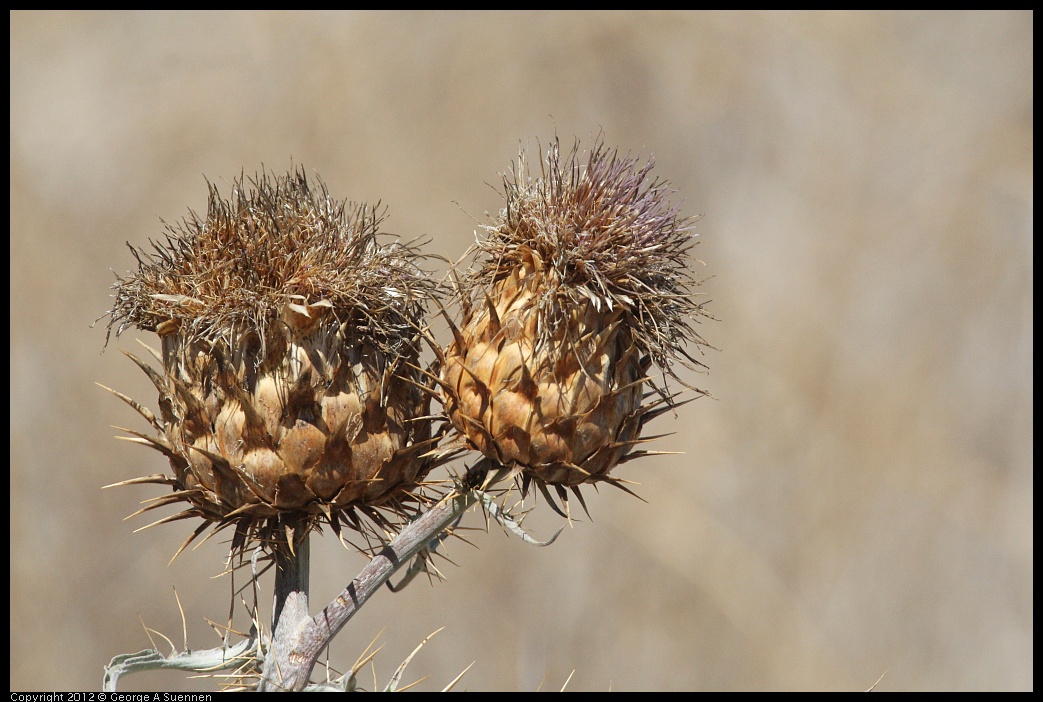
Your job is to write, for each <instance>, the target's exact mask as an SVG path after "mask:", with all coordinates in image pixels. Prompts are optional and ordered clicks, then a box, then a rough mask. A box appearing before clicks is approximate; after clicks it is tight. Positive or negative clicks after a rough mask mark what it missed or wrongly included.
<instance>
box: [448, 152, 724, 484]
mask: <svg viewBox="0 0 1043 702" xmlns="http://www.w3.org/2000/svg"><path fill="white" fill-rule="evenodd" d="M651 170H652V162H651V161H648V162H646V163H644V164H642V163H641V162H640V161H637V160H631V159H628V158H622V157H620V156H619V154H618V153H617V152H616V151H612V150H609V149H606V148H605V147H604V145H603V144H602V143H601V142H600V141H599V142H597V143H596V144H595V145H594V148H593V149H592V150H591V151H590V153H589V155H587V157H586V158H585V159H583V158H581V157H580V154H579V148H578V145H577V146H576V147H574V148H573V149H572V151H571V152H570V153H568V154H567V155H564V156H563V155H562V153H561V150H560V146H559V144H558V142H557V141H555V142H554V143H552V144H551V145H550V147H549V149H548V150H547V152H546V154H545V159H544V160H543V161H542V162H541V166H540V171H539V173H538V174H534V173H532V172H531V171H530V169H529V166H528V164H527V162H526V160H525V155H524V153H522V155H521V157H520V159H519V161H518V162H517V164H516V165H515V168H514V169H513V170H512V172H511V173H510V174H509V176H506V177H505V178H504V190H505V196H506V206H505V207H504V209H503V210H502V211H501V212H500V214H499V217H498V218H497V219H496V220H495V221H494V222H493V223H492V224H491V225H490V226H488V227H486V231H487V237H486V238H484V239H482V240H480V241H479V242H478V243H477V249H478V258H479V265H478V268H477V270H475V271H474V272H473V274H472V276H471V277H470V278H469V279H465V280H464V281H463V294H462V297H463V308H464V320H463V324H462V326H461V328H460V329H459V330H457V331H456V334H455V337H456V338H455V341H454V342H453V344H451V345H450V347H449V348H448V349H447V353H446V359H447V361H446V370H445V371H444V372H443V380H444V382H445V384H446V386H447V387H448V388H449V390H448V391H447V395H448V398H447V409H448V412H449V415H450V418H451V419H452V421H453V424H454V425H455V426H456V428H457V429H458V430H459V431H460V432H461V433H462V434H465V435H466V436H467V438H468V440H469V441H470V442H471V443H472V444H473V445H474V446H475V447H476V448H478V449H479V450H481V451H482V452H483V453H484V454H485V455H487V456H489V457H490V458H494V459H495V460H497V461H500V462H502V463H504V464H505V465H513V466H515V467H516V468H518V469H520V470H521V471H522V473H523V476H524V478H523V479H524V480H526V481H529V480H536V481H537V483H538V484H541V485H554V486H556V487H559V488H561V487H562V486H569V487H575V486H577V485H579V484H582V483H585V482H598V481H606V480H607V481H609V482H616V481H614V479H612V478H611V477H610V476H609V471H610V470H611V469H612V468H613V467H614V466H615V465H617V464H618V463H620V462H622V461H624V460H628V459H629V458H631V457H634V456H635V455H638V454H635V453H631V449H632V448H633V447H634V446H635V445H636V444H637V443H640V442H641V441H642V440H641V439H640V431H641V428H642V427H643V425H644V424H645V423H646V422H647V421H648V420H649V419H651V418H652V417H653V416H655V415H656V414H658V413H659V411H660V410H659V409H655V408H656V407H657V405H658V404H667V405H669V404H671V403H672V399H673V395H672V394H671V393H670V392H669V391H667V390H666V389H665V386H660V385H658V384H656V382H655V381H654V380H653V379H651V378H648V377H646V371H647V370H648V368H649V367H650V366H651V364H653V363H654V364H656V365H657V366H658V367H659V368H660V369H661V370H662V371H663V372H664V373H665V374H667V375H669V376H672V377H674V378H675V379H678V380H679V378H678V377H677V374H676V372H675V369H674V366H673V362H674V361H680V362H681V363H683V364H686V365H701V364H700V363H699V362H698V361H696V360H695V359H694V358H692V356H691V355H690V354H689V352H688V350H687V347H688V346H689V345H694V346H701V345H705V342H704V341H703V339H702V338H701V337H700V336H699V335H698V334H697V333H696V332H695V330H694V328H693V324H694V323H695V322H696V321H698V319H699V317H700V316H704V315H705V314H706V313H705V312H704V311H703V308H702V305H701V304H699V303H697V302H696V301H695V300H694V298H693V289H694V288H695V286H696V285H697V282H696V281H695V280H694V279H693V278H692V276H691V273H690V269H689V267H688V264H689V260H688V252H689V250H690V248H691V247H692V246H693V245H694V243H695V242H694V240H693V235H692V232H691V229H692V225H693V223H694V220H692V219H689V218H685V217H682V216H681V215H680V214H679V209H678V207H677V206H676V205H673V204H671V203H670V202H669V200H668V196H669V195H670V194H671V191H669V190H668V188H667V186H666V184H665V183H664V182H663V181H660V180H653V179H651V178H650V171H651ZM645 382H649V383H650V384H651V385H652V387H653V388H655V390H657V391H658V394H659V400H658V401H657V402H652V403H646V402H644V397H643V396H644V393H643V390H642V386H643V385H644V383H645Z"/></svg>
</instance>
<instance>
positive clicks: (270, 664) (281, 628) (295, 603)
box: [257, 534, 311, 692]
mask: <svg viewBox="0 0 1043 702" xmlns="http://www.w3.org/2000/svg"><path fill="white" fill-rule="evenodd" d="M290 538H293V537H292V536H290ZM310 543H311V542H310V540H309V536H308V534H305V535H304V536H303V537H302V538H301V540H300V542H298V543H297V544H296V546H295V548H294V549H293V550H292V551H291V550H290V549H289V547H288V546H284V545H280V547H278V548H276V550H275V606H274V610H275V612H274V615H273V617H272V631H273V632H274V635H273V637H272V643H271V647H270V649H269V651H268V655H267V656H266V657H265V660H264V668H263V670H262V674H261V682H260V684H259V685H258V688H257V689H258V691H260V692H273V691H276V690H285V689H287V688H286V687H285V684H284V683H283V682H282V681H283V680H284V679H285V672H286V671H289V670H292V669H293V667H294V663H293V661H292V660H291V654H292V648H291V643H292V642H294V641H296V640H297V634H298V632H300V630H301V629H302V628H303V627H304V626H305V625H306V624H307V622H308V621H309V620H310V614H309V612H308V571H309V568H310V566H311V546H310Z"/></svg>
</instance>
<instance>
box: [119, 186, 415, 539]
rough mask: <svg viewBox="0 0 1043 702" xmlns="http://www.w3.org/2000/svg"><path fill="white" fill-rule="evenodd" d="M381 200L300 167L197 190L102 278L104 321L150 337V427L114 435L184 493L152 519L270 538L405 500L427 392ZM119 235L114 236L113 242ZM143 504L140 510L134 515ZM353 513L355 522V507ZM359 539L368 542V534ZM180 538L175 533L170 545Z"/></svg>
mask: <svg viewBox="0 0 1043 702" xmlns="http://www.w3.org/2000/svg"><path fill="white" fill-rule="evenodd" d="M381 219H382V216H381V213H380V212H379V211H378V210H377V208H375V207H366V206H354V205H351V204H349V203H347V202H339V201H335V200H333V199H331V198H330V196H329V194H328V192H327V190H326V188H325V186H323V185H322V184H321V183H318V187H312V186H311V185H309V183H308V180H307V178H306V176H305V173H304V171H303V169H301V170H298V171H297V172H296V173H289V174H286V175H284V176H279V177H275V176H272V175H270V174H266V173H262V174H261V175H260V176H258V177H257V178H255V179H253V180H252V181H250V182H249V183H246V182H244V180H243V179H242V178H240V179H239V180H236V181H235V182H234V183H233V185H232V195H231V197H230V198H229V199H227V200H225V199H222V198H221V196H220V195H219V193H218V189H217V188H216V187H215V186H213V185H211V186H210V197H209V206H208V211H207V215H206V217H205V218H203V219H200V218H199V217H198V216H197V215H195V214H194V213H190V215H189V217H188V218H186V219H185V220H184V221H183V222H182V223H180V224H179V225H177V226H168V227H167V232H166V239H165V241H161V242H158V243H156V242H152V251H144V250H140V249H135V248H133V247H131V251H132V252H133V253H134V256H135V258H136V259H137V261H138V270H137V271H136V272H135V273H133V274H131V275H128V276H127V277H125V278H117V282H116V283H115V285H114V286H113V288H114V289H115V298H116V300H115V303H114V305H113V308H112V309H111V310H110V311H109V313H108V314H109V317H110V320H109V331H110V332H111V331H112V330H113V329H115V331H116V333H117V335H118V334H119V333H121V332H123V331H124V329H125V328H127V327H128V326H135V327H138V328H141V329H145V330H150V331H155V332H156V333H157V334H158V335H159V336H160V339H161V343H162V354H161V356H159V358H160V360H161V362H162V365H163V371H162V372H159V371H157V370H155V369H153V368H152V367H150V366H149V365H147V364H146V363H144V362H143V361H140V360H139V359H137V358H135V357H133V356H131V358H133V359H134V361H135V362H136V363H137V364H138V365H139V366H140V367H141V368H142V370H144V371H145V373H147V374H148V376H149V378H150V379H151V380H152V382H153V384H154V385H155V386H156V388H157V390H158V391H159V409H160V412H159V416H156V415H155V414H153V413H152V412H151V411H149V410H148V409H145V408H144V407H143V406H142V405H141V404H139V403H137V402H135V401H133V400H131V399H130V398H128V397H126V396H123V395H120V394H119V393H117V395H118V396H120V397H121V398H122V399H124V400H125V401H127V402H128V403H129V404H130V405H131V406H132V407H134V408H135V409H136V410H137V411H138V412H139V413H140V414H141V415H142V416H144V417H145V419H146V420H148V421H149V423H150V424H151V425H152V428H153V429H154V430H155V433H154V434H152V435H148V434H143V433H139V432H136V431H131V430H126V431H128V433H130V434H132V435H133V436H134V438H133V439H132V440H135V441H138V442H140V443H144V444H146V445H148V446H150V447H152V448H155V449H157V450H158V451H160V452H162V453H163V454H164V455H165V456H166V457H167V458H168V459H169V462H170V466H171V469H172V474H170V475H157V476H150V477H145V478H138V479H135V480H129V481H125V482H124V484H126V483H138V482H153V483H160V484H166V485H170V486H171V487H173V490H174V491H173V493H172V494H170V495H167V496H165V497H163V498H160V499H157V500H155V501H153V502H152V504H150V505H149V507H147V508H146V509H152V508H154V507H157V506H161V505H164V504H171V503H183V504H184V505H185V509H184V510H183V511H182V512H179V513H178V514H175V515H173V516H171V517H167V518H166V519H163V520H160V522H157V523H161V522H166V521H173V520H178V519H185V518H191V517H200V518H202V520H203V523H202V524H201V525H199V527H198V528H197V529H196V530H195V531H194V533H193V534H192V535H191V536H190V537H189V539H188V540H187V541H186V542H185V545H186V546H187V545H188V543H190V542H191V541H192V539H194V538H196V537H197V536H199V534H201V533H202V532H203V531H204V530H205V529H206V528H207V527H208V526H214V527H215V530H218V529H221V528H224V527H227V526H234V527H235V536H234V537H233V540H232V546H233V550H239V552H241V550H242V549H243V548H244V547H245V546H246V545H248V544H250V543H252V542H254V541H261V542H262V543H286V541H283V539H288V540H289V547H290V548H291V549H292V548H293V547H294V545H293V539H294V537H293V532H296V534H297V536H298V537H299V536H301V535H302V534H303V533H306V532H307V531H308V530H309V529H311V528H314V527H316V526H317V525H318V524H319V523H320V522H327V523H329V524H330V525H331V526H332V527H333V528H334V530H335V531H337V532H338V533H340V526H341V525H342V524H346V525H348V526H350V527H351V528H353V529H355V530H357V531H360V532H363V533H368V532H369V531H373V533H377V532H376V531H374V530H372V526H373V525H374V524H375V525H379V526H381V527H384V528H390V527H391V526H392V524H391V519H389V516H388V515H390V516H391V518H394V517H396V516H400V515H402V514H405V513H407V512H409V511H411V510H412V509H413V507H410V505H412V504H414V503H415V501H416V498H417V494H416V491H417V488H418V485H419V484H420V482H421V481H422V480H423V479H424V477H425V473H426V472H427V469H428V467H429V466H428V464H427V463H425V460H424V459H423V458H422V455H423V454H424V453H425V452H426V451H428V450H429V449H430V447H431V446H432V444H433V443H434V442H435V439H434V438H433V437H432V426H431V418H430V417H429V416H428V415H429V412H428V407H429V400H430V396H431V389H430V387H429V386H428V381H426V380H425V375H424V373H423V372H422V371H420V369H418V368H417V364H418V356H419V340H420V336H421V332H420V325H421V322H422V319H423V314H424V310H423V305H422V301H423V300H424V299H425V297H426V296H428V295H429V294H430V291H431V285H430V283H429V282H428V279H427V278H426V276H425V274H424V273H423V272H422V271H421V270H420V269H419V268H418V267H417V259H418V254H417V253H416V252H415V251H414V250H413V249H412V248H410V247H409V246H406V245H403V244H400V243H390V244H382V243H380V241H378V235H379V226H380V223H381ZM128 246H129V244H128ZM142 511H145V510H142ZM360 516H361V517H363V518H365V517H368V518H369V521H367V520H365V519H360ZM367 538H368V537H367ZM183 548H184V546H182V549H183Z"/></svg>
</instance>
